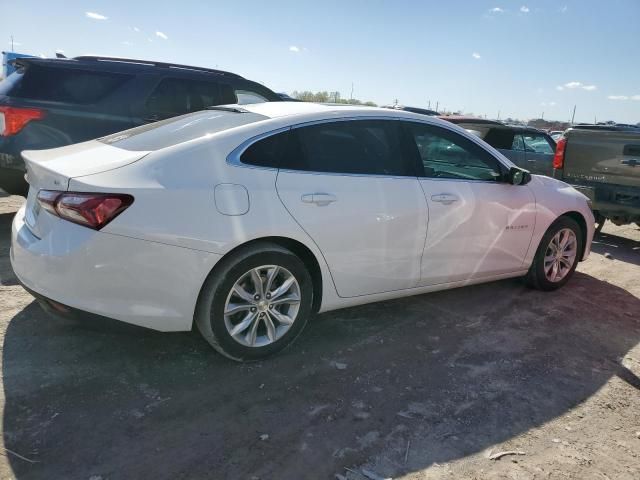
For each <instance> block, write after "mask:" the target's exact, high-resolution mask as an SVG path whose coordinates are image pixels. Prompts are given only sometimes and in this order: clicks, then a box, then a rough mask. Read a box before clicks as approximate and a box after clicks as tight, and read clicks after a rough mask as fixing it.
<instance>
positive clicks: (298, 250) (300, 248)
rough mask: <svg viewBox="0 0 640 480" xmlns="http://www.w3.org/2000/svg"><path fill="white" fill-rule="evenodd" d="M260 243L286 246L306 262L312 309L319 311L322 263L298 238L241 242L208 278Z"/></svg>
mask: <svg viewBox="0 0 640 480" xmlns="http://www.w3.org/2000/svg"><path fill="white" fill-rule="evenodd" d="M260 243H270V244H276V245H278V246H280V247H283V248H286V249H287V250H290V251H291V252H292V253H294V254H295V255H296V256H297V257H298V258H300V260H302V262H303V263H304V264H305V266H306V267H307V269H308V270H309V274H310V275H311V280H312V284H313V303H312V309H313V312H314V313H315V312H318V310H320V306H321V305H322V294H323V290H322V270H321V268H320V263H319V262H318V259H317V258H316V256H315V255H314V253H313V252H312V251H311V250H310V249H309V247H307V246H306V245H305V244H303V243H302V242H300V241H298V240H294V239H292V238H288V237H279V236H269V237H259V238H254V239H252V240H249V241H247V242H244V243H241V244H240V245H237V246H235V247H234V248H232V249H231V250H229V251H228V252H227V253H225V254H224V255H223V256H222V258H221V259H220V260H219V261H218V262H217V263H216V264H215V265H214V267H213V268H212V269H211V271H210V272H209V274H208V275H207V277H206V278H207V279H208V278H209V277H211V275H214V274H215V272H216V271H218V270H219V269H220V268H222V266H223V265H224V264H225V263H226V262H227V261H228V259H229V258H230V257H231V256H233V255H234V254H236V253H237V252H239V251H242V250H244V249H247V248H250V247H252V246H254V245H256V244H260ZM206 282H207V280H206V279H205V281H204V282H203V284H202V287H201V289H200V293H199V294H198V304H199V303H200V296H201V294H202V288H204V285H205V284H206Z"/></svg>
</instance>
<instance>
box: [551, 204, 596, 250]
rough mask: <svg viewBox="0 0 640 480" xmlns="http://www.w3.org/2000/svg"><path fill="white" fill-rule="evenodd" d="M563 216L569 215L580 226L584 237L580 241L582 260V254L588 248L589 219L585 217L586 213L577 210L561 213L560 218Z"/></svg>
mask: <svg viewBox="0 0 640 480" xmlns="http://www.w3.org/2000/svg"><path fill="white" fill-rule="evenodd" d="M562 217H568V218H570V219H571V220H574V221H575V222H576V223H577V224H578V226H579V227H580V232H581V233H582V237H581V242H580V255H579V257H578V261H579V262H581V261H582V256H583V255H584V250H585V248H587V234H588V233H589V230H588V229H587V220H586V219H585V218H584V215H582V214H581V213H580V212H576V211H570V212H565V213H563V214H562V215H560V216H559V217H558V218H562ZM556 221H557V220H556ZM554 223H555V222H554Z"/></svg>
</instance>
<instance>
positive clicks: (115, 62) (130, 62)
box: [12, 55, 244, 79]
mask: <svg viewBox="0 0 640 480" xmlns="http://www.w3.org/2000/svg"><path fill="white" fill-rule="evenodd" d="M12 61H13V62H14V63H15V64H16V65H29V64H36V65H50V66H71V67H79V66H89V67H91V68H94V69H100V70H110V71H112V70H114V69H115V70H123V71H125V70H126V71H130V72H131V71H135V70H158V69H162V70H171V71H173V72H185V73H188V72H197V73H205V74H214V75H220V76H224V77H229V78H237V79H244V77H242V76H240V75H238V74H236V73H232V72H227V71H224V70H217V69H213V68H206V67H196V66H193V65H182V64H178V63H169V62H157V61H155V60H139V59H135V58H124V57H107V56H97V55H82V56H79V57H74V58H41V57H21V58H17V59H15V60H12Z"/></svg>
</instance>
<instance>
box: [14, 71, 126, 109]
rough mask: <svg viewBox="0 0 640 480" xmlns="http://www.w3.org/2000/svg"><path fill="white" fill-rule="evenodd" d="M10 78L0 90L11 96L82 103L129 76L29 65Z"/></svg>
mask: <svg viewBox="0 0 640 480" xmlns="http://www.w3.org/2000/svg"><path fill="white" fill-rule="evenodd" d="M10 78H11V79H12V81H11V83H10V84H9V88H8V89H7V91H6V92H3V93H4V94H5V95H8V96H10V97H18V98H29V99H32V100H45V101H53V102H66V103H75V104H81V105H83V104H91V103H96V102H98V101H100V100H102V99H103V98H105V97H106V96H107V95H109V94H110V93H112V92H113V91H114V90H116V89H117V88H118V87H120V86H121V85H122V84H123V83H124V82H126V81H127V80H129V79H130V78H132V75H127V74H123V73H112V72H100V71H90V70H82V69H78V68H61V67H48V66H42V65H35V64H32V65H29V67H27V68H26V69H24V70H23V71H22V70H19V71H18V72H16V73H14V74H13V75H11V77H10Z"/></svg>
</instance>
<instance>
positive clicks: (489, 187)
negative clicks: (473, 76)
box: [405, 122, 535, 285]
mask: <svg viewBox="0 0 640 480" xmlns="http://www.w3.org/2000/svg"><path fill="white" fill-rule="evenodd" d="M405 127H406V130H407V140H408V141H410V142H411V143H412V147H413V148H414V152H415V158H416V161H417V162H418V163H419V168H420V169H421V172H420V184H421V186H422V189H423V192H424V196H425V199H426V201H427V205H428V208H429V225H428V230H427V238H426V242H425V246H424V253H423V255H422V264H421V280H420V284H421V285H435V284H441V283H448V282H456V281H461V280H471V279H475V278H482V277H488V276H492V275H497V274H502V273H508V272H514V271H518V270H521V269H522V268H523V262H524V258H525V255H526V253H527V250H528V248H529V243H530V241H531V237H532V233H533V227H534V223H535V199H534V196H533V194H532V193H531V191H530V189H529V187H527V186H514V185H511V184H509V183H505V182H504V181H503V178H504V174H505V173H506V170H507V169H506V167H505V166H503V165H502V164H501V163H500V162H499V161H498V160H497V159H496V158H495V157H494V156H493V155H492V154H491V153H490V152H489V151H487V150H485V149H484V148H482V147H481V146H480V145H479V144H478V143H476V142H475V141H473V140H471V139H470V138H466V137H464V136H462V135H461V134H460V133H457V132H455V131H452V130H449V129H446V128H443V127H440V126H435V125H428V124H424V123H413V122H407V123H406V124H405Z"/></svg>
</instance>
